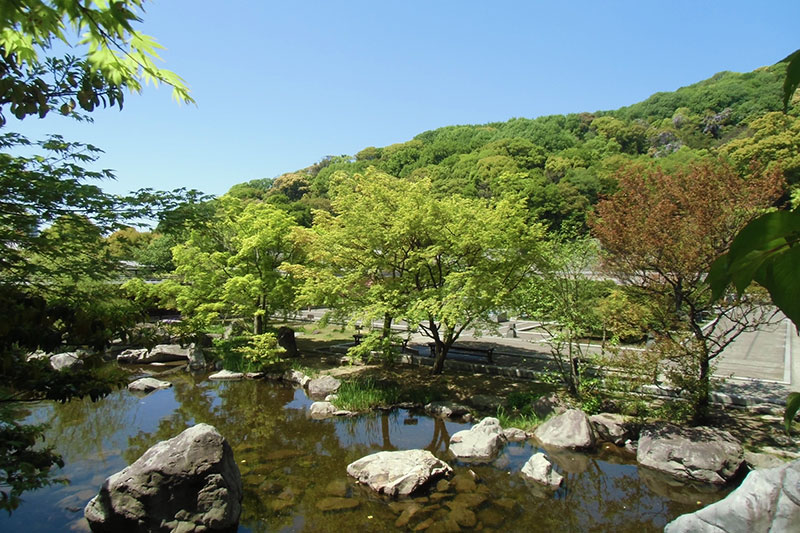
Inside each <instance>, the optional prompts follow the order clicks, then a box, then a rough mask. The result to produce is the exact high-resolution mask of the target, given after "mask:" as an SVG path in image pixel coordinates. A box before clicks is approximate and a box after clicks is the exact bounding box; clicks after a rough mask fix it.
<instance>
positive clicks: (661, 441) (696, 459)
mask: <svg viewBox="0 0 800 533" xmlns="http://www.w3.org/2000/svg"><path fill="white" fill-rule="evenodd" d="M636 460H637V461H638V462H639V464H641V465H643V466H646V467H648V468H652V469H654V470H658V471H661V472H665V473H667V474H670V475H671V476H674V477H677V478H680V479H686V480H693V481H701V482H703V483H712V484H715V485H724V484H725V483H727V482H728V481H729V480H730V479H731V478H732V477H733V476H735V475H736V473H737V472H738V471H739V468H740V467H741V465H742V463H743V462H744V451H743V450H742V445H741V444H740V443H739V441H737V440H736V439H735V438H734V437H733V436H732V435H731V434H730V433H728V432H727V431H723V430H721V429H716V428H710V427H695V428H683V427H678V426H674V425H670V424H668V425H665V426H662V427H658V428H647V429H645V430H643V431H642V433H641V435H640V437H639V447H638V450H637V452H636Z"/></svg>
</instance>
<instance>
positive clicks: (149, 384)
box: [128, 378, 172, 392]
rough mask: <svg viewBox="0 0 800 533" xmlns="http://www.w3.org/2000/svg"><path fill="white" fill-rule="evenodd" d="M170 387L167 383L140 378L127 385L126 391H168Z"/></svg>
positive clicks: (170, 384) (154, 379)
mask: <svg viewBox="0 0 800 533" xmlns="http://www.w3.org/2000/svg"><path fill="white" fill-rule="evenodd" d="M170 387H172V383H170V382H169V381H161V380H160V379H156V378H140V379H137V380H136V381H132V382H131V383H128V390H129V391H133V392H152V391H154V390H158V389H168V388H170Z"/></svg>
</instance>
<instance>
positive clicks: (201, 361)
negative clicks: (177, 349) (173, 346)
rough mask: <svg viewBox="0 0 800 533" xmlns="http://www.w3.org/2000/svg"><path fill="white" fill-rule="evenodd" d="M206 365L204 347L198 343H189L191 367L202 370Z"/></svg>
mask: <svg viewBox="0 0 800 533" xmlns="http://www.w3.org/2000/svg"><path fill="white" fill-rule="evenodd" d="M205 367H206V358H205V356H204V355H203V349H202V348H201V347H200V346H198V345H196V344H190V345H189V368H191V369H192V370H201V369H203V368H205Z"/></svg>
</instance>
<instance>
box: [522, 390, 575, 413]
mask: <svg viewBox="0 0 800 533" xmlns="http://www.w3.org/2000/svg"><path fill="white" fill-rule="evenodd" d="M531 408H532V409H533V413H534V414H535V415H536V416H537V417H538V418H540V419H544V418H547V417H548V416H550V415H560V414H562V413H565V412H566V411H567V409H569V405H568V404H567V402H565V401H564V400H562V399H561V397H559V396H558V395H557V394H556V393H555V392H551V393H550V394H547V395H545V396H542V397H541V398H538V399H537V400H536V401H534V402H533V403H532V404H531Z"/></svg>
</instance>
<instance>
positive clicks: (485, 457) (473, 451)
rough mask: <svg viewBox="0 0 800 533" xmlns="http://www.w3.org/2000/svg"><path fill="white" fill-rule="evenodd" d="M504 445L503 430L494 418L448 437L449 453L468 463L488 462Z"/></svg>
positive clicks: (484, 420) (488, 418) (487, 418)
mask: <svg viewBox="0 0 800 533" xmlns="http://www.w3.org/2000/svg"><path fill="white" fill-rule="evenodd" d="M503 444H505V437H504V436H503V428H502V427H501V426H500V421H499V420H497V419H496V418H491V417H486V418H484V419H483V420H481V421H480V422H478V423H477V424H475V425H474V426H472V427H471V428H470V429H465V430H463V431H459V432H458V433H456V434H454V435H453V436H452V437H450V452H451V453H452V454H453V455H455V456H456V457H457V458H458V459H461V460H463V461H470V462H483V461H490V460H491V459H492V458H494V456H495V455H497V452H498V451H500V448H502V447H503Z"/></svg>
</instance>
